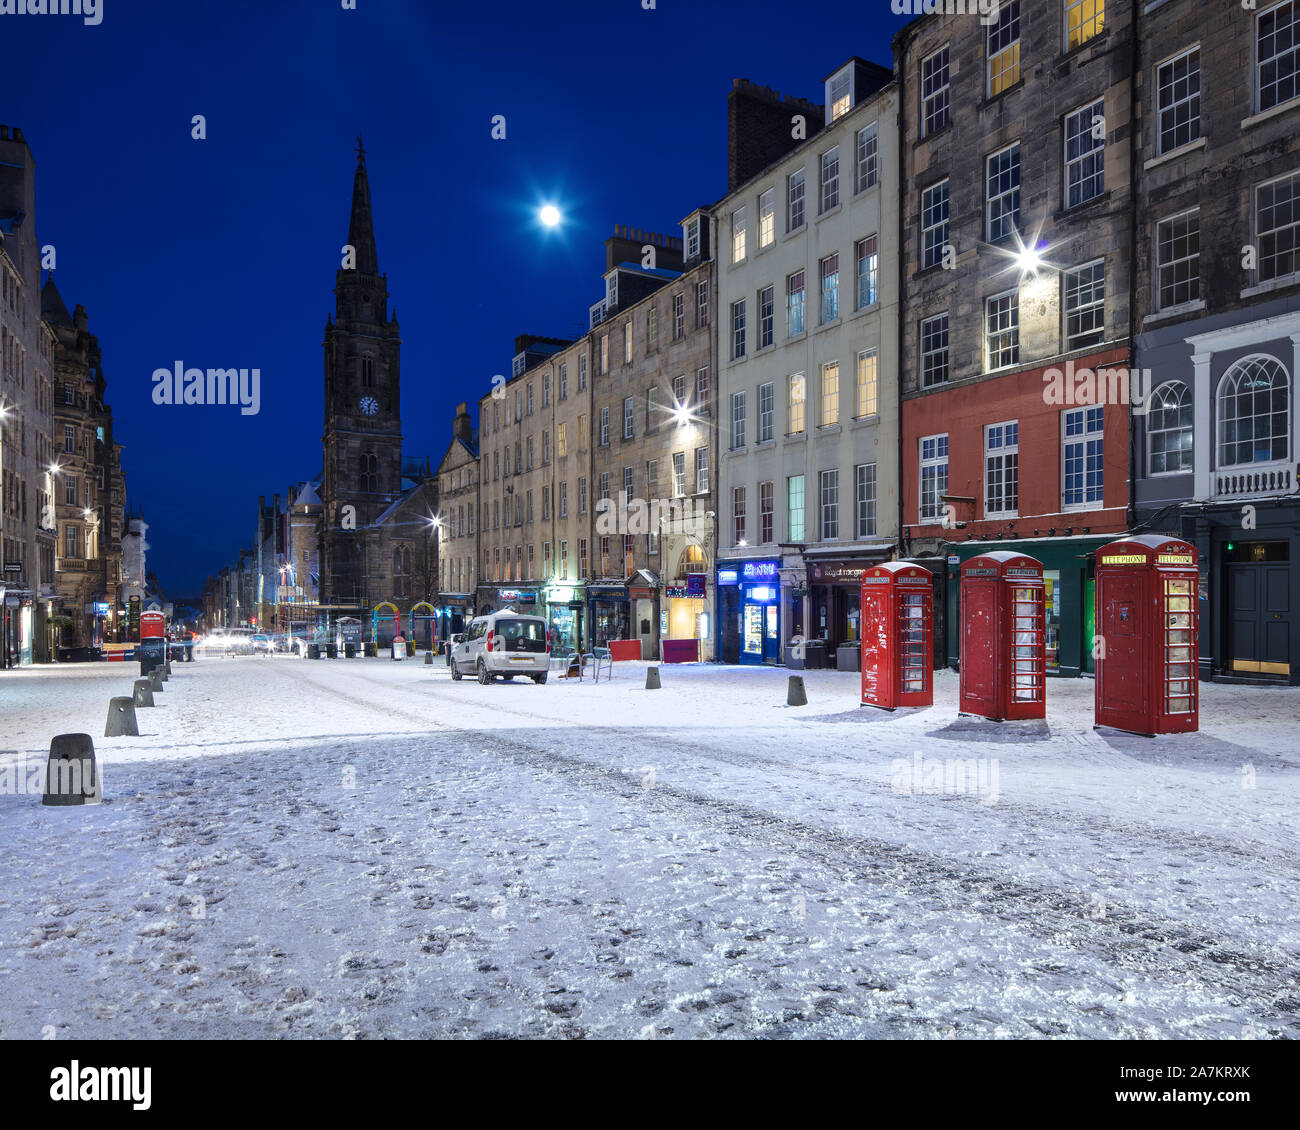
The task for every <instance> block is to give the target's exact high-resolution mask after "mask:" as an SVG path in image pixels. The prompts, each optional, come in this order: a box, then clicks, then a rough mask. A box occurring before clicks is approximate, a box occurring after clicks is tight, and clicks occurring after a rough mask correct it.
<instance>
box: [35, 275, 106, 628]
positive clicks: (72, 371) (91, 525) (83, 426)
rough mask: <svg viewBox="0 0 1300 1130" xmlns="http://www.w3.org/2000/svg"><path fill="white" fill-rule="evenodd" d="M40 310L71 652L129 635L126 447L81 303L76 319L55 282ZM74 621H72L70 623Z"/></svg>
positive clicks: (59, 582) (63, 613) (59, 577)
mask: <svg viewBox="0 0 1300 1130" xmlns="http://www.w3.org/2000/svg"><path fill="white" fill-rule="evenodd" d="M41 312H42V316H43V317H44V318H45V321H46V323H47V324H48V325H49V326H50V328H51V329H52V330H53V331H54V333H55V335H56V338H57V343H56V345H55V352H54V436H55V440H56V444H55V446H56V458H57V461H58V463H57V465H58V468H59V469H58V472H57V474H56V475H55V499H54V501H55V513H56V518H57V524H58V530H59V553H58V571H57V573H56V579H55V584H56V588H57V590H58V594H59V600H58V608H57V612H58V614H59V616H60V617H61V619H62V621H63V624H62V627H61V629H60V631H59V633H58V634H57V636H56V642H57V643H58V644H59V646H60V647H64V648H78V649H79V648H88V647H99V646H100V645H101V644H103V643H106V642H112V641H117V640H121V639H123V638H124V633H125V632H126V630H127V624H126V617H125V616H124V615H123V614H122V613H123V608H122V606H123V601H122V599H121V594H120V592H119V588H120V585H121V582H122V532H123V531H122V521H123V517H122V516H123V512H124V508H125V503H126V499H125V497H123V494H122V491H123V488H124V485H125V480H124V477H123V475H122V464H121V447H120V446H119V445H118V444H117V443H116V442H115V441H114V438H113V413H112V409H111V408H110V407H109V406H108V404H107V403H106V402H105V398H104V397H105V388H106V381H105V378H104V367H103V355H102V353H101V351H100V348H99V339H98V338H97V337H96V336H95V335H94V334H92V333H91V332H90V331H89V329H88V328H87V318H86V311H85V309H84V308H82V307H81V306H78V307H77V308H76V310H75V311H74V312H73V313H72V314H71V315H69V314H68V309H67V306H65V305H64V302H63V298H62V296H61V295H60V294H59V290H58V287H56V286H55V284H54V279H53V278H50V279H49V280H47V282H46V283H45V287H44V289H43V291H42V292H41ZM68 621H70V623H69V622H68Z"/></svg>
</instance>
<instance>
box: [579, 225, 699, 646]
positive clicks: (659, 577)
mask: <svg viewBox="0 0 1300 1130" xmlns="http://www.w3.org/2000/svg"><path fill="white" fill-rule="evenodd" d="M682 232H683V234H682V237H681V238H680V239H679V238H676V237H671V238H670V237H665V236H658V235H651V236H645V235H644V233H632V236H633V238H632V239H631V240H630V241H628V240H626V239H625V238H623V239H620V238H618V237H616V238H614V239H611V240H608V241H607V242H606V274H605V291H606V293H605V300H604V301H603V302H602V303H599V304H598V306H597V309H596V312H597V313H598V314H599V315H600V317H601V320H600V322H599V323H598V324H596V325H595V326H594V327H593V329H592V332H591V335H590V336H591V337H592V339H593V351H592V355H593V361H594V368H593V377H592V421H593V423H592V427H593V431H592V466H591V474H592V484H593V498H594V523H593V541H592V560H591V581H590V585H589V589H590V606H591V623H592V627H593V631H594V637H595V639H596V640H597V641H598V642H601V643H603V642H605V641H607V640H609V639H628V640H638V641H640V644H641V655H642V657H643V658H646V659H658V658H660V654H661V646H660V645H661V643H662V641H665V640H675V641H695V643H696V646H697V648H698V652H697V654H698V657H699V658H701V659H710V658H712V637H713V627H714V623H715V622H714V618H713V609H714V592H713V584H712V577H711V575H710V573H711V565H712V561H713V552H714V538H713V532H714V515H715V510H716V505H715V494H714V478H715V475H716V473H717V472H716V467H717V418H718V417H717V386H716V373H717V359H716V357H715V350H714V343H715V341H716V333H715V328H714V312H715V308H716V304H717V295H716V284H715V280H714V274H713V257H712V255H711V247H712V238H711V226H710V220H709V216H708V213H707V211H705V210H697V211H695V212H692V213H691V214H690V215H689V216H688V217H687V218H686V219H685V220H684V221H683V222H682ZM643 246H652V247H655V248H656V250H657V252H658V253H657V255H656V264H657V265H656V267H655V268H654V270H653V271H646V270H645V269H644V268H642V269H641V270H640V271H638V270H635V269H633V268H632V266H630V265H635V264H639V263H640V262H641V261H642V247H643ZM646 290H648V291H649V293H648V294H647V295H646V296H645V297H640V295H641V293H643V292H644V291H646ZM692 577H694V578H695V580H694V581H692V580H691V578H692ZM692 586H694V588H692Z"/></svg>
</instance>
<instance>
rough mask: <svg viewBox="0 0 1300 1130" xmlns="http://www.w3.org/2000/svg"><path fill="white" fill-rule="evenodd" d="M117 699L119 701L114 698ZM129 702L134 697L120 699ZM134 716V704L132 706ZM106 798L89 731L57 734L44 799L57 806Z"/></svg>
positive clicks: (42, 800)
mask: <svg viewBox="0 0 1300 1130" xmlns="http://www.w3.org/2000/svg"><path fill="white" fill-rule="evenodd" d="M113 701H114V702H117V701H119V700H118V699H114V700H113ZM120 701H122V702H125V703H126V704H127V705H128V706H130V704H131V700H130V699H129V698H127V699H121V700H120ZM132 711H133V713H132V717H133V718H134V707H132ZM102 799H103V793H102V791H101V790H100V787H99V771H98V770H97V769H96V768H95V743H94V741H93V740H92V739H91V737H90V735H89V734H56V735H55V736H54V739H53V740H52V741H51V742H50V760H49V762H48V763H47V764H46V767H45V791H44V793H43V794H42V796H41V803H42V804H48V805H54V806H56V807H67V806H71V805H78V804H98V803H99V802H100V801H101V800H102Z"/></svg>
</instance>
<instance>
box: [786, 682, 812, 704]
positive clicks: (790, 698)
mask: <svg viewBox="0 0 1300 1130" xmlns="http://www.w3.org/2000/svg"><path fill="white" fill-rule="evenodd" d="M785 704H786V706H807V705H808V692H807V691H805V690H804V689H803V676H802V675H791V676H790V689H789V690H788V691H786V695H785Z"/></svg>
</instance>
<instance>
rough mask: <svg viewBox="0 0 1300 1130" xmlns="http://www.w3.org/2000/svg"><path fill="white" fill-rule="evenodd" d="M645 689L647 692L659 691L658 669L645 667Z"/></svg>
mask: <svg viewBox="0 0 1300 1130" xmlns="http://www.w3.org/2000/svg"><path fill="white" fill-rule="evenodd" d="M645 689H646V690H648V691H657V690H661V689H662V688H661V686H660V683H659V668H658V667H647V668H646V672H645Z"/></svg>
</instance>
